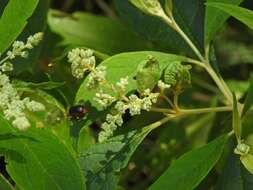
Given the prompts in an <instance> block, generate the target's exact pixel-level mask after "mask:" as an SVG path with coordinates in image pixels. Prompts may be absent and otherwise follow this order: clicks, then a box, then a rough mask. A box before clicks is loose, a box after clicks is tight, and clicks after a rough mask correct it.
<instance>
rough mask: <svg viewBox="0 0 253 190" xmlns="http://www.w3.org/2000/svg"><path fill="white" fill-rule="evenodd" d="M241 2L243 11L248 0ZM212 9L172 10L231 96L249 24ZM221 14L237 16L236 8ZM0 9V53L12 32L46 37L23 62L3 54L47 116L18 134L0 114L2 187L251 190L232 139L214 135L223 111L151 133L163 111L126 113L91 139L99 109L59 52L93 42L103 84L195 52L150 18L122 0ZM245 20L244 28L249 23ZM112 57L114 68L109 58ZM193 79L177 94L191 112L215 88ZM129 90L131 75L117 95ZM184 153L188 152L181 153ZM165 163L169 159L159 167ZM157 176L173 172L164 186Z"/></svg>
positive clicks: (221, 128)
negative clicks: (120, 122)
mask: <svg viewBox="0 0 253 190" xmlns="http://www.w3.org/2000/svg"><path fill="white" fill-rule="evenodd" d="M8 2H9V4H8V6H7V7H6V8H5V9H4V7H5V6H6V5H7V3H8ZM161 2H164V1H161ZM208 2H211V3H213V2H223V3H224V2H225V3H232V4H239V3H240V2H242V1H241V0H233V1H232V0H231V1H225V0H223V1H219V0H209V1H208ZM217 6H218V5H216V7H217ZM241 6H242V7H245V8H248V9H251V10H252V9H253V6H252V3H251V1H250V0H245V1H244V2H243V3H242V4H241ZM218 7H219V9H217V8H215V5H214V6H212V7H211V6H210V7H208V8H207V9H206V10H205V4H204V3H203V1H202V0H187V1H186V0H175V1H174V9H173V11H174V14H175V19H176V21H177V22H178V23H179V25H180V26H181V27H182V29H183V30H184V31H185V33H186V34H187V35H188V36H189V37H190V39H191V40H192V41H193V42H194V43H195V44H196V46H197V47H198V48H199V49H200V50H201V53H204V49H205V46H206V44H207V43H209V42H212V43H211V44H212V47H213V49H214V52H213V57H212V58H213V59H212V63H213V64H214V63H216V64H218V66H219V72H220V73H222V76H224V78H225V80H226V81H227V83H228V85H229V87H230V89H231V90H232V91H234V92H235V94H236V95H237V97H241V98H242V99H244V97H245V94H246V92H247V89H248V87H249V86H250V80H249V78H250V75H251V70H252V68H253V67H252V64H253V54H252V50H253V45H252V44H253V40H252V39H253V38H252V37H253V32H252V30H250V29H248V28H247V27H246V26H245V25H243V24H242V23H240V22H239V21H238V20H236V19H234V18H230V19H229V20H228V22H226V23H225V21H226V19H227V18H228V17H229V15H228V14H226V13H225V12H222V10H220V9H222V7H221V6H218ZM14 10H15V11H14ZM229 12H230V14H232V16H235V17H236V16H237V15H236V13H237V11H233V10H230V11H229ZM0 13H1V14H2V17H1V19H0V34H1V35H0V42H1V43H0V52H4V51H5V50H7V48H8V47H9V46H10V45H11V43H12V42H13V41H14V40H15V39H16V38H18V39H19V40H24V39H26V38H27V36H29V35H31V34H33V33H35V32H38V31H43V32H44V33H45V40H44V41H43V43H42V44H41V45H40V46H39V47H37V48H36V49H35V50H34V51H33V53H32V54H31V55H30V57H29V59H28V60H21V59H17V60H16V61H15V62H14V64H15V71H14V72H13V73H11V76H12V77H13V78H14V77H15V79H16V80H17V83H16V86H17V88H19V89H22V90H24V94H25V95H27V96H29V97H33V98H35V99H36V100H40V101H42V102H43V103H45V104H46V105H47V108H48V110H47V113H41V114H34V115H31V120H32V121H33V125H38V124H41V125H43V126H44V127H45V130H44V131H41V130H40V129H38V128H34V129H32V130H31V131H29V132H28V133H25V132H19V131H16V130H13V128H12V127H11V126H10V124H9V123H8V122H7V121H6V120H4V119H3V118H2V116H1V117H0V126H1V130H0V150H1V154H2V157H1V173H2V175H1V177H0V189H6V190H8V189H13V187H11V185H13V186H17V187H19V188H20V189H25V190H30V189H31V190H32V189H38V190H40V189H45V188H46V187H51V188H52V189H68V190H70V189H75V190H79V189H85V186H86V188H87V189H101V187H103V188H104V189H114V188H118V189H133V190H134V189H136V190H137V189H138V190H139V189H147V188H148V187H150V189H162V187H164V186H166V187H168V189H173V188H174V187H175V184H176V186H177V187H178V189H199V190H201V189H205V190H206V189H224V190H226V189H235V190H250V189H252V186H253V177H252V175H251V174H250V173H249V172H248V171H246V169H245V168H244V167H243V166H242V164H241V163H240V162H239V157H237V156H235V155H234V154H233V147H234V144H235V142H234V139H228V138H227V136H226V135H225V136H221V137H219V138H218V139H216V140H214V139H215V138H216V137H217V135H218V134H222V133H224V132H227V131H229V127H231V126H232V119H231V114H225V115H224V113H217V114H214V113H208V114H206V115H202V116H201V117H199V116H190V117H187V118H184V119H177V120H175V121H173V122H172V121H171V122H169V123H167V124H165V125H164V126H163V127H161V128H158V129H156V130H154V131H153V129H154V128H155V127H153V126H150V125H149V124H150V123H152V122H154V121H157V119H160V118H162V114H159V113H146V112H145V113H143V114H142V116H136V117H130V116H129V115H126V116H125V118H124V120H125V121H126V122H125V124H124V126H123V127H122V128H121V129H119V130H118V131H117V132H116V133H117V134H116V135H115V137H113V138H112V139H111V141H109V142H108V143H107V144H95V142H96V139H97V133H98V131H99V130H100V129H99V125H100V124H101V122H102V121H103V119H104V114H105V113H104V112H103V111H101V108H100V107H99V106H98V105H96V103H94V102H93V99H92V98H93V96H94V92H92V91H91V92H90V91H87V90H85V88H84V87H83V86H84V84H85V83H83V81H81V80H75V79H74V78H73V77H72V76H71V72H70V64H69V63H67V60H66V58H65V57H66V54H67V52H68V50H70V49H72V48H73V47H83V48H91V49H93V50H94V51H95V55H96V58H97V61H98V62H99V63H100V64H101V65H106V66H107V67H108V73H109V74H108V75H109V78H108V79H109V81H111V82H116V81H118V80H119V78H121V77H122V75H123V76H124V75H129V76H131V77H134V75H135V74H136V68H137V65H138V63H139V62H140V61H141V60H143V59H145V57H146V56H147V55H150V54H152V55H154V56H155V57H156V58H157V59H158V61H159V62H160V64H161V67H163V68H164V67H165V64H166V63H167V62H170V61H178V60H180V61H181V60H182V61H183V60H184V57H182V56H175V55H171V54H172V53H174V54H180V55H186V56H193V57H194V56H195V55H194V53H193V52H192V50H191V49H190V48H189V47H188V45H187V44H186V43H185V42H184V41H183V40H181V38H180V36H179V35H178V34H177V33H175V32H174V31H173V30H172V29H170V28H169V27H167V26H166V25H165V24H164V23H163V22H162V21H160V20H159V19H158V18H154V17H151V16H148V15H145V14H143V13H141V12H140V11H138V10H137V9H136V8H135V7H133V6H132V5H131V4H130V3H129V2H128V1H125V0H124V1H123V0H122V1H121V0H114V1H102V0H65V1H57V0H51V1H49V0H43V1H42V0H41V1H39V0H29V1H28V0H27V1H24V2H23V1H19V0H10V1H8V0H3V1H1V2H0ZM233 13H234V14H235V15H233ZM224 23H225V24H224ZM249 23H251V27H252V21H251V20H250V21H249ZM249 23H246V24H249ZM223 24H224V25H223ZM249 25H250V24H249ZM217 31H218V34H217V35H216V32H217ZM133 51H140V52H133ZM147 51H152V52H148V53H147ZM156 51H161V52H164V53H158V52H156ZM124 52H130V53H124ZM165 53H169V54H170V55H168V54H165ZM116 54H117V55H116ZM214 55H216V57H215V56H214ZM110 56H112V57H110ZM109 57H110V58H109ZM107 58H109V59H107ZM122 62H124V64H125V65H120V64H121V63H122ZM129 64H131V67H129ZM21 80H23V81H26V82H20V81H21ZM192 80H193V82H192V87H191V88H189V89H187V90H186V91H185V93H184V94H183V95H182V96H181V98H180V100H181V104H182V105H187V107H188V108H192V107H193V106H194V107H207V106H213V105H219V104H220V100H221V99H222V96H221V94H219V93H218V89H217V88H216V87H215V85H214V84H213V82H212V80H211V79H210V78H209V77H208V76H207V75H206V74H205V73H204V71H203V70H201V69H198V68H194V69H193V70H192ZM84 81H85V80H84ZM35 83H36V84H35ZM135 88H136V86H135V83H134V80H133V79H132V80H130V85H129V89H127V92H131V91H132V90H134V89H135ZM82 101H85V105H86V107H87V109H88V110H89V115H88V116H87V117H85V119H84V120H82V121H72V122H73V123H72V124H71V123H70V121H69V118H68V113H67V110H68V109H69V108H70V107H71V106H73V105H75V104H77V103H79V102H82ZM162 104H163V102H161V105H162ZM42 118H46V119H42ZM252 118H253V117H252V113H247V117H245V119H244V120H243V125H244V130H243V133H244V134H243V135H244V136H245V139H246V141H247V142H248V144H250V145H252V147H253V136H252V132H253V130H252V122H253V120H252ZM140 126H143V127H144V126H146V127H145V128H142V129H141V128H140ZM203 126H204V127H203ZM151 131H152V133H150V132H151ZM249 134H251V135H249ZM144 138H145V139H144ZM212 140H214V141H212ZM42 142H43V143H42ZM209 142H211V143H209ZM38 143H39V145H38ZM40 143H41V144H40ZM207 143H208V144H207ZM94 144H95V145H94ZM38 147H39V148H38ZM137 147H138V148H137ZM199 147H201V148H200V149H197V148H199ZM192 149H197V151H196V152H195V151H194V150H193V151H191V152H188V151H190V150H192ZM223 149H225V150H226V151H224V152H223ZM108 152H109V153H110V154H108ZM187 152H188V153H187ZM184 153H186V154H184ZM182 155H183V156H182ZM217 161H219V162H218V164H216V162H217ZM171 163H173V165H172V166H173V167H171V168H170V169H169V170H167V168H168V167H169V166H170V165H171ZM195 166H197V167H195ZM180 167H181V169H180ZM178 168H179V169H178ZM81 170H82V172H81ZM38 171H39V173H38ZM119 171H121V172H119ZM164 172H165V173H164ZM193 173H194V175H193ZM70 174H71V175H70ZM181 174H183V175H181ZM159 176H161V177H159ZM167 176H174V177H175V179H172V180H171V181H170V182H168V181H167ZM185 176H190V177H189V178H186V177H185ZM31 178H32V179H33V180H30V179H31ZM84 179H85V180H84ZM157 179H158V181H156V180H157ZM186 179H187V180H186ZM7 180H8V181H7ZM118 181H119V184H117V182H118ZM155 181H156V182H155ZM182 181H184V183H181V182H182ZM154 182H155V183H154ZM10 184H11V185H10ZM85 184H86V185H85ZM151 184H153V185H152V186H151ZM180 185H182V186H180ZM186 186H187V188H185V187H186Z"/></svg>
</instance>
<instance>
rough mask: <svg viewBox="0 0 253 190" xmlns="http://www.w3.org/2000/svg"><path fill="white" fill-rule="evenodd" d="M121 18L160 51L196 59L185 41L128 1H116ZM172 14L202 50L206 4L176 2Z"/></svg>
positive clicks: (191, 1) (194, 0)
mask: <svg viewBox="0 0 253 190" xmlns="http://www.w3.org/2000/svg"><path fill="white" fill-rule="evenodd" d="M114 4H115V7H116V9H117V10H118V12H119V15H120V16H121V18H122V19H123V20H124V21H126V23H127V24H128V25H129V26H130V27H131V28H132V29H133V30H134V31H136V32H137V33H138V34H139V35H140V36H143V37H145V38H146V39H147V40H148V41H151V42H153V43H156V44H157V46H158V47H159V48H163V49H165V50H166V51H168V52H175V53H179V52H180V53H181V52H184V53H187V54H191V55H193V53H192V51H191V50H190V48H189V46H188V45H187V44H186V43H185V42H184V40H183V39H182V38H181V37H180V36H179V35H178V34H177V33H176V32H175V31H174V30H173V29H171V28H170V27H169V26H168V25H166V24H165V23H164V22H163V21H162V20H160V19H159V18H154V17H152V16H149V15H146V14H144V13H142V12H141V11H140V10H138V9H137V8H135V7H134V6H133V5H131V3H130V1H129V0H121V1H119V0H114ZM173 14H174V17H175V19H176V21H177V22H178V24H179V25H180V27H181V28H182V29H183V31H184V32H185V33H186V34H187V35H188V36H189V37H190V39H191V40H192V41H193V43H194V44H195V45H196V46H197V47H198V48H199V49H203V41H204V35H203V33H204V31H203V28H204V2H203V1H202V0H187V1H185V0H175V1H174V4H173Z"/></svg>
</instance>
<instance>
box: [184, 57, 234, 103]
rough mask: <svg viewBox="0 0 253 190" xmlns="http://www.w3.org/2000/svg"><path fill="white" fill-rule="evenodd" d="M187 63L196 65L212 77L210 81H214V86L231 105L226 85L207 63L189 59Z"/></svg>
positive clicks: (229, 93) (230, 95) (230, 96)
mask: <svg viewBox="0 0 253 190" xmlns="http://www.w3.org/2000/svg"><path fill="white" fill-rule="evenodd" d="M186 61H187V62H189V63H193V64H196V65H198V66H201V67H202V68H204V69H205V70H206V71H207V72H208V74H209V75H210V76H211V77H212V79H213V80H214V82H215V84H216V85H217V86H218V88H219V89H220V91H221V92H222V94H223V95H224V96H225V97H226V99H227V100H228V101H229V102H230V103H232V94H231V92H230V90H229V88H228V87H227V84H226V83H225V82H224V80H223V79H222V78H221V77H219V76H218V75H217V73H216V72H215V71H214V70H213V68H212V67H211V66H210V64H209V63H208V62H206V61H205V62H201V61H198V60H194V59H191V58H187V60H186Z"/></svg>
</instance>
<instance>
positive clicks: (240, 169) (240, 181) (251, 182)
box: [216, 146, 253, 190]
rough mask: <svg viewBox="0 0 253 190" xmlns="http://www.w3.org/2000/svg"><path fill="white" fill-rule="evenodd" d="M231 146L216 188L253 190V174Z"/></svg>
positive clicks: (220, 189)
mask: <svg viewBox="0 0 253 190" xmlns="http://www.w3.org/2000/svg"><path fill="white" fill-rule="evenodd" d="M233 151H234V150H233V147H232V146H231V150H230V153H229V155H228V158H227V160H226V162H225V166H224V169H223V172H222V175H221V177H220V178H219V182H218V184H217V187H216V190H251V189H252V187H253V175H251V174H250V173H249V172H248V171H247V170H246V169H245V168H244V166H243V165H242V164H241V162H240V159H239V156H238V155H235V154H234V152H233Z"/></svg>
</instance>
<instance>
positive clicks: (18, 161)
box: [0, 116, 85, 190]
mask: <svg viewBox="0 0 253 190" xmlns="http://www.w3.org/2000/svg"><path fill="white" fill-rule="evenodd" d="M0 125H1V130H0V135H1V141H0V148H1V150H2V151H3V150H5V151H3V153H4V154H5V155H6V160H7V171H8V173H9V174H10V176H11V177H12V179H13V180H14V181H15V183H16V184H17V186H18V187H19V189H24V190H34V189H37V190H45V189H54V190H64V189H66V190H72V189H73V190H83V189H85V186H84V182H83V177H82V174H81V171H80V168H79V166H78V163H77V161H76V160H75V159H74V157H72V155H71V153H70V152H69V151H68V149H67V148H66V147H65V146H64V145H63V144H62V143H61V141H59V140H58V139H57V138H56V137H55V136H54V135H52V134H51V132H49V131H47V130H40V129H37V128H34V127H33V128H31V129H29V130H28V131H25V132H19V131H18V130H16V129H15V128H13V127H12V126H11V125H10V124H9V123H8V122H7V121H6V120H4V119H3V118H2V116H1V117H0ZM10 134H12V135H10Z"/></svg>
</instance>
